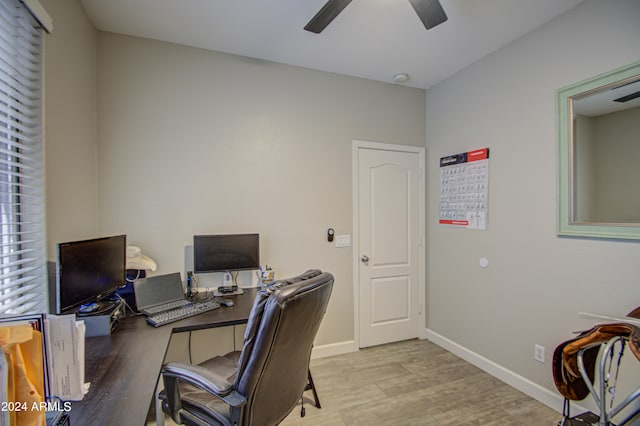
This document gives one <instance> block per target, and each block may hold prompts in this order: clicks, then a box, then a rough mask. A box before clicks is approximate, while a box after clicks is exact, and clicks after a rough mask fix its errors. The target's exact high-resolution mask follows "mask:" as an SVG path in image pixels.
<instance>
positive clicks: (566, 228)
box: [557, 61, 640, 240]
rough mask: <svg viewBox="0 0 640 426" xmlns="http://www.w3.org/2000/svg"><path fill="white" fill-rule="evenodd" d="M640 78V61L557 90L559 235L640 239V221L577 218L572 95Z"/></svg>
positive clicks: (574, 96) (582, 94) (591, 91)
mask: <svg viewBox="0 0 640 426" xmlns="http://www.w3.org/2000/svg"><path fill="white" fill-rule="evenodd" d="M637 80H640V61H638V62H634V63H632V64H630V65H627V66H624V67H621V68H618V69H616V70H613V71H611V72H608V73H605V74H601V75H598V76H596V77H593V78H590V79H587V80H584V81H581V82H579V83H575V84H572V85H570V86H567V87H564V88H562V89H560V90H558V91H557V114H558V117H557V120H558V121H557V131H558V135H557V137H558V166H557V173H558V175H557V179H558V181H557V186H558V231H557V232H558V235H562V236H574V237H591V238H615V239H628V240H640V223H637V224H629V223H624V224H618V223H598V222H577V221H574V217H575V216H574V214H573V202H574V191H573V188H574V176H575V174H574V172H575V171H574V165H573V158H574V138H573V106H572V104H573V99H576V98H580V97H584V96H588V95H589V94H591V93H597V92H600V91H602V90H607V89H609V88H615V87H619V86H622V85H624V84H628V83H631V82H633V81H637Z"/></svg>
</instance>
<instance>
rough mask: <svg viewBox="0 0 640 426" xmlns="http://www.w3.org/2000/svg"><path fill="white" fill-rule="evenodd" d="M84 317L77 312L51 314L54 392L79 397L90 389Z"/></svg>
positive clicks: (49, 333) (48, 331)
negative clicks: (79, 319)
mask: <svg viewBox="0 0 640 426" xmlns="http://www.w3.org/2000/svg"><path fill="white" fill-rule="evenodd" d="M84 335H85V326H84V321H76V317H75V315H61V316H56V315H47V317H46V319H45V338H46V347H47V359H48V368H49V382H50V383H49V386H50V392H49V394H50V395H54V396H56V397H58V398H60V399H62V400H66V401H79V400H81V399H82V398H83V397H84V395H85V394H86V393H87V392H88V391H89V385H88V384H85V383H84V364H85V363H84V359H85V355H84Z"/></svg>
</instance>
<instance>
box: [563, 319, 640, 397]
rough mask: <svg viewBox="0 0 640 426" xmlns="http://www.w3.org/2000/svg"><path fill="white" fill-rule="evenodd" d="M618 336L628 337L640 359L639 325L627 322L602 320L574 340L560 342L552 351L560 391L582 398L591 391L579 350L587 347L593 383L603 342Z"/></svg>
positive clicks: (585, 354) (585, 358) (586, 364)
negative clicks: (582, 367)
mask: <svg viewBox="0 0 640 426" xmlns="http://www.w3.org/2000/svg"><path fill="white" fill-rule="evenodd" d="M616 336H621V337H623V338H624V339H626V340H628V342H629V348H630V349H631V352H632V353H633V354H634V355H635V357H636V358H637V359H638V360H640V328H638V327H637V326H635V325H632V324H627V323H613V324H599V325H596V326H595V327H593V328H592V329H590V330H587V331H584V332H582V333H580V334H579V335H578V337H575V338H573V339H571V340H567V341H566V342H563V343H561V344H560V345H558V346H557V347H556V349H555V351H554V353H553V363H552V370H553V381H554V382H555V385H556V388H557V389H558V391H559V392H560V393H561V394H562V395H563V396H564V397H565V398H567V399H570V400H574V401H579V400H582V399H584V398H586V397H587V395H589V388H588V387H587V385H586V383H585V381H584V380H583V378H582V376H581V375H580V370H579V368H578V352H580V350H582V349H584V352H583V355H582V357H583V363H584V367H585V370H586V373H587V377H589V380H590V381H591V382H592V383H593V377H594V371H595V363H596V358H597V357H598V352H599V351H600V344H601V343H605V342H608V341H609V340H611V339H612V338H614V337H616Z"/></svg>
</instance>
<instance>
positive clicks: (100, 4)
mask: <svg viewBox="0 0 640 426" xmlns="http://www.w3.org/2000/svg"><path fill="white" fill-rule="evenodd" d="M325 1H326V0H81V3H82V4H83V6H84V8H85V10H86V12H87V15H88V16H89V19H90V20H91V21H92V22H93V24H94V25H95V26H96V28H98V29H99V30H104V31H110V32H115V33H121V34H128V35H133V36H138V37H145V38H151V39H156V40H162V41H167V42H173V43H178V44H184V45H188V46H194V47H200V48H204V49H209V50H215V51H220V52H227V53H233V54H237V55H242V56H248V57H252V58H258V59H264V60H269V61H275V62H280V63H284V64H290V65H297V66H302V67H306V68H313V69H317V70H323V71H330V72H335V73H339V74H346V75H351V76H356V77H363V78H369V79H373V80H379V81H385V82H392V81H393V75H394V74H397V73H407V74H409V76H410V80H409V81H408V82H407V83H405V85H407V86H412V87H420V88H423V89H427V88H429V87H430V86H432V85H434V84H437V83H438V82H440V81H442V80H444V79H445V78H447V77H449V76H450V75H452V74H454V73H456V72H457V71H460V70H461V69H463V68H464V67H466V66H468V65H469V64H471V63H473V62H475V61H476V60H478V59H480V58H482V57H483V56H485V55H487V54H489V53H491V52H493V51H495V50H497V49H499V48H501V47H502V46H504V45H506V44H508V43H510V42H511V41H513V40H515V39H517V38H519V37H521V36H522V35H524V34H526V33H528V32H530V31H532V30H533V29H535V28H538V27H540V26H541V25H543V24H545V23H546V22H548V21H549V20H551V19H553V18H554V17H556V16H557V15H559V14H561V13H563V12H565V11H567V10H569V9H571V8H573V7H574V6H576V5H577V4H579V3H580V2H582V1H583V0H441V3H442V6H443V8H444V10H445V12H446V13H447V15H448V17H449V20H448V21H447V22H445V23H443V24H441V25H439V26H437V27H435V28H433V29H431V30H428V31H427V30H426V29H425V28H424V26H423V25H422V23H421V22H420V19H419V18H418V16H417V15H416V14H415V12H414V10H413V8H412V7H411V5H410V3H409V1H408V0H354V1H353V2H352V3H351V4H349V5H348V6H347V7H346V8H345V9H344V10H343V12H342V13H341V14H340V15H339V16H338V17H337V18H336V19H335V20H334V21H333V22H332V23H331V24H329V26H328V27H327V28H326V29H325V30H324V31H323V32H322V33H321V34H313V33H310V32H307V31H304V30H303V29H302V28H303V27H304V25H305V24H306V23H307V22H308V21H309V20H310V19H311V18H312V17H313V16H314V15H315V14H316V12H317V11H318V10H319V9H320V8H321V7H322V6H323V5H324V3H325Z"/></svg>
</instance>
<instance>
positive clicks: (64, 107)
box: [41, 0, 98, 260]
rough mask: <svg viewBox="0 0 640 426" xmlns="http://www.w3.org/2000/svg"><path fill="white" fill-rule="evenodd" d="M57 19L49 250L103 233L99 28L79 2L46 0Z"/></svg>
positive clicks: (48, 138) (48, 49)
mask: <svg viewBox="0 0 640 426" xmlns="http://www.w3.org/2000/svg"><path fill="white" fill-rule="evenodd" d="M41 3H42V5H43V6H44V7H45V9H46V10H47V12H48V13H49V15H51V17H52V18H53V21H54V31H53V32H52V33H51V34H47V35H46V36H45V66H44V72H45V81H44V90H45V151H46V157H45V167H46V186H47V188H46V194H47V195H46V196H47V240H48V244H47V251H48V258H49V260H54V259H55V245H56V243H58V242H65V241H73V240H77V239H83V238H93V237H95V236H97V235H98V214H97V213H98V211H97V209H98V180H97V179H98V174H97V167H96V166H97V162H96V153H97V147H96V143H97V138H96V125H97V124H96V102H97V88H96V55H97V41H98V40H97V32H96V30H95V28H94V27H93V25H92V24H91V23H90V22H89V20H88V19H87V16H86V15H85V13H84V9H83V8H82V6H81V5H80V3H79V2H78V1H75V0H74V1H69V0H64V1H60V0H41Z"/></svg>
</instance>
